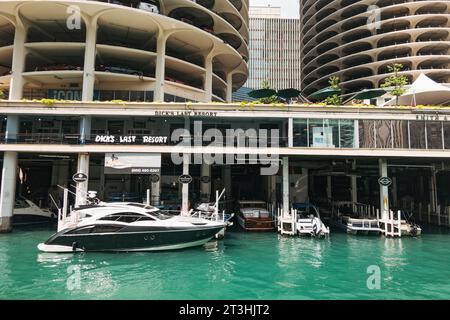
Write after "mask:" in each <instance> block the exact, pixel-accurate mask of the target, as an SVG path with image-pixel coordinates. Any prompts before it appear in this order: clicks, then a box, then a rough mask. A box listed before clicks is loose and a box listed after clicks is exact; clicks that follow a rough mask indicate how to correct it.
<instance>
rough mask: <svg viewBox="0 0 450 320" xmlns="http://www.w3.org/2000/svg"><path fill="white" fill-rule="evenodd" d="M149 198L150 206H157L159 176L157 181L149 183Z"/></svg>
mask: <svg viewBox="0 0 450 320" xmlns="http://www.w3.org/2000/svg"><path fill="white" fill-rule="evenodd" d="M150 200H151V201H150V203H151V205H152V206H159V205H160V204H161V178H160V179H159V180H158V182H152V183H151V197H150Z"/></svg>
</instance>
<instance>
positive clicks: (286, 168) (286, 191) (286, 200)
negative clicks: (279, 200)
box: [283, 157, 290, 215]
mask: <svg viewBox="0 0 450 320" xmlns="http://www.w3.org/2000/svg"><path fill="white" fill-rule="evenodd" d="M289 212H290V208H289V158H288V157H283V214H284V215H288V214H289Z"/></svg>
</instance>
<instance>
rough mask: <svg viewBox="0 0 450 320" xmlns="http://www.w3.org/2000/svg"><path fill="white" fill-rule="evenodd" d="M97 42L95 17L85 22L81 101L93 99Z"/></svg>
mask: <svg viewBox="0 0 450 320" xmlns="http://www.w3.org/2000/svg"><path fill="white" fill-rule="evenodd" d="M96 43H97V19H96V18H95V19H91V21H90V22H89V23H87V24H86V48H85V51H84V68H83V93H82V100H83V101H92V100H94V86H95V57H96Z"/></svg>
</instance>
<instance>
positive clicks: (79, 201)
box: [75, 153, 89, 206]
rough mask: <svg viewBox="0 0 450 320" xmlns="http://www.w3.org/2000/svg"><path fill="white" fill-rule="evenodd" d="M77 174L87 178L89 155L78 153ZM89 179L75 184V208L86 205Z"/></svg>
mask: <svg viewBox="0 0 450 320" xmlns="http://www.w3.org/2000/svg"><path fill="white" fill-rule="evenodd" d="M77 173H84V174H85V175H87V176H88V177H89V153H79V154H78V163H77ZM88 184H89V179H88V181H86V182H77V184H76V186H77V190H76V198H75V206H80V205H84V204H86V199H87V192H88Z"/></svg>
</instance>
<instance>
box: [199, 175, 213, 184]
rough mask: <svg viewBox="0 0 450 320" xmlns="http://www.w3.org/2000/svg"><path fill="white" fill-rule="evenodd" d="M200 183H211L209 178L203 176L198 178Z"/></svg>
mask: <svg viewBox="0 0 450 320" xmlns="http://www.w3.org/2000/svg"><path fill="white" fill-rule="evenodd" d="M200 181H201V182H203V183H210V182H211V177H210V176H203V177H201V178H200Z"/></svg>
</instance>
